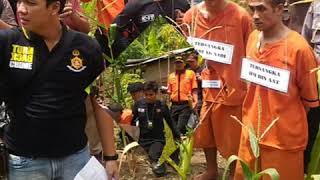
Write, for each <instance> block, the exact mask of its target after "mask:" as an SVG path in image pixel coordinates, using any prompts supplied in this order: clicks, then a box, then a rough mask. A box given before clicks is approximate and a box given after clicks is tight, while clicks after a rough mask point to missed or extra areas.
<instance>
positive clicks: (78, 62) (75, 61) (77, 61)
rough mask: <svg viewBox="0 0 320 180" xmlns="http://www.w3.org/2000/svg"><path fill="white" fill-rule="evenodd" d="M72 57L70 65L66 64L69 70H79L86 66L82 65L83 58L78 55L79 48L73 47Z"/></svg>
mask: <svg viewBox="0 0 320 180" xmlns="http://www.w3.org/2000/svg"><path fill="white" fill-rule="evenodd" d="M72 55H73V58H71V65H70V66H69V65H68V66H67V67H68V68H69V69H70V70H71V71H74V72H80V71H82V70H84V69H85V68H86V66H84V65H83V60H82V59H81V58H80V57H79V56H80V52H79V50H77V49H75V50H73V51H72Z"/></svg>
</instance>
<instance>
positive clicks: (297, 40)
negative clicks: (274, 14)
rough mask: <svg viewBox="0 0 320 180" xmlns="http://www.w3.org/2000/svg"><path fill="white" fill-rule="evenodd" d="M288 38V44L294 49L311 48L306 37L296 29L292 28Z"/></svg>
mask: <svg viewBox="0 0 320 180" xmlns="http://www.w3.org/2000/svg"><path fill="white" fill-rule="evenodd" d="M287 40H288V42H287V44H288V45H290V47H291V48H290V49H292V50H294V51H304V50H307V51H309V50H310V48H311V47H310V45H309V44H308V42H307V41H306V40H305V38H304V37H303V36H301V35H300V34H299V33H298V32H296V31H293V30H290V32H289V34H288V38H287Z"/></svg>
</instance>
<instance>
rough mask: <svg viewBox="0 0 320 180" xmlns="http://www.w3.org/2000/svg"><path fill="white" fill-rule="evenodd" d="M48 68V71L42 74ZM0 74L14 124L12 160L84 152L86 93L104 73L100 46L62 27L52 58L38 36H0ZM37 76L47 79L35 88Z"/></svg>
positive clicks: (14, 32) (8, 137) (9, 132)
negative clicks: (19, 157) (92, 83)
mask: <svg viewBox="0 0 320 180" xmlns="http://www.w3.org/2000/svg"><path fill="white" fill-rule="evenodd" d="M70 41H71V43H67V42H70ZM66 44H68V45H66ZM48 60H50V62H49V61H48ZM46 63H50V68H49V69H50V70H48V71H45V72H44V71H42V72H41V71H39V69H40V68H42V67H44V66H45V65H44V64H46ZM0 69H1V72H2V73H1V76H2V78H1V82H0V86H1V87H4V89H5V90H2V92H1V95H2V96H4V97H5V99H6V101H7V104H8V108H9V115H10V119H11V122H10V125H9V126H8V128H7V129H6V131H5V137H4V141H5V143H6V145H7V147H8V148H9V150H10V151H12V152H13V154H16V155H21V156H34V157H62V156H66V155H70V154H72V153H74V152H76V151H78V150H80V149H82V148H84V147H85V146H86V144H87V137H86V135H85V132H84V129H85V123H86V110H85V103H84V100H85V98H86V96H87V94H86V93H85V88H86V87H87V86H88V85H89V84H90V83H91V82H92V81H94V79H95V78H96V77H97V76H98V75H99V74H100V73H101V72H102V71H103V69H104V62H103V58H102V53H101V49H100V47H99V45H98V43H97V42H96V41H94V40H93V39H91V38H90V37H89V36H87V35H86V34H83V33H79V32H75V31H73V30H69V29H67V28H66V27H63V35H62V37H61V40H60V41H59V42H58V44H57V45H56V46H55V47H54V48H53V49H52V50H51V52H49V50H48V48H47V46H46V44H45V42H44V41H43V40H42V39H41V37H39V36H37V35H36V34H34V33H31V32H29V33H25V34H24V33H23V31H22V30H21V29H18V28H16V29H11V30H6V31H0ZM44 69H46V68H44ZM37 73H42V74H43V75H42V76H39V77H43V78H42V79H41V78H40V79H41V80H39V81H36V82H37V83H32V80H31V79H33V78H36V77H37V75H36V74H37ZM46 73H47V74H49V75H47V74H46ZM36 79H37V78H36ZM30 84H31V85H32V84H34V85H32V87H30ZM3 91H5V92H3Z"/></svg>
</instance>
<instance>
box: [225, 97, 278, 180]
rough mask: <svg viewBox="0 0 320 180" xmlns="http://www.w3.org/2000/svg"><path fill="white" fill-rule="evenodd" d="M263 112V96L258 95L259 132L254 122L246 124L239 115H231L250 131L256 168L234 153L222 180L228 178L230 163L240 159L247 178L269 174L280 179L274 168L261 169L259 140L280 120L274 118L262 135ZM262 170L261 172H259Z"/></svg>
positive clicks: (256, 179)
mask: <svg viewBox="0 0 320 180" xmlns="http://www.w3.org/2000/svg"><path fill="white" fill-rule="evenodd" d="M261 114H262V105H261V98H260V96H259V97H258V124H257V133H256V132H255V130H254V128H253V126H252V124H249V125H248V126H246V125H244V124H243V123H242V122H241V121H240V120H239V119H238V118H237V117H235V116H231V117H232V118H233V119H235V120H236V121H237V122H238V123H239V124H240V125H241V126H242V127H244V128H243V129H245V130H246V131H248V133H249V141H250V148H251V151H252V154H253V155H254V157H255V162H254V170H251V169H250V167H249V166H248V165H247V164H246V162H245V161H243V160H241V159H240V158H239V157H238V156H236V155H232V156H230V157H229V158H228V161H227V165H226V169H225V171H224V173H223V177H222V180H226V179H228V178H227V172H228V170H229V168H230V165H231V164H232V163H233V162H235V161H239V162H240V165H241V167H242V172H243V176H244V179H245V180H259V179H260V178H261V177H262V176H263V175H268V176H270V178H271V179H272V180H279V177H280V176H279V173H278V172H277V170H276V169H274V168H268V169H265V170H263V171H260V169H259V159H260V148H259V142H260V141H261V139H262V138H263V137H264V136H265V135H266V133H267V132H268V131H269V130H270V129H271V128H272V126H273V125H274V124H275V123H276V122H277V121H278V120H279V118H276V119H274V120H273V121H272V122H271V123H270V125H269V126H268V127H267V128H266V129H265V131H264V132H263V133H262V134H261V135H260V128H261ZM259 171H260V172H259Z"/></svg>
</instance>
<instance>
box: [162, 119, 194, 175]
mask: <svg viewBox="0 0 320 180" xmlns="http://www.w3.org/2000/svg"><path fill="white" fill-rule="evenodd" d="M164 131H165V138H166V145H165V147H164V148H163V152H162V155H161V157H160V159H159V162H160V163H164V162H165V161H166V162H167V163H168V164H170V165H171V166H172V167H173V168H174V169H175V171H176V172H177V173H178V174H179V176H180V178H181V179H182V180H186V179H187V175H188V173H189V172H190V165H191V158H192V152H193V143H194V139H193V133H194V130H191V129H188V132H187V137H186V139H184V140H183V141H181V142H179V143H178V142H174V140H173V135H172V132H171V130H170V128H169V126H168V124H167V123H166V122H165V121H164ZM178 148H179V151H180V164H176V163H175V162H174V161H173V160H172V159H171V158H170V155H171V154H172V153H173V152H174V151H176V150H177V149H178Z"/></svg>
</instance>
